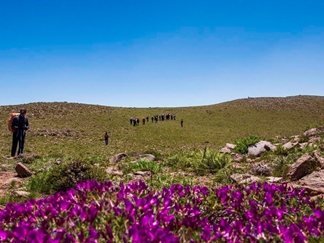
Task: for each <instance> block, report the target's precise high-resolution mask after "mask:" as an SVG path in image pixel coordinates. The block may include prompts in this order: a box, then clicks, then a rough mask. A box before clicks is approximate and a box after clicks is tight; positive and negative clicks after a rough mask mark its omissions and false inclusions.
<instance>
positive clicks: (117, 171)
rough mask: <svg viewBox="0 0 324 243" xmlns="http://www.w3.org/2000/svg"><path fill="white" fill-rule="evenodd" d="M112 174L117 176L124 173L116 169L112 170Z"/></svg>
mask: <svg viewBox="0 0 324 243" xmlns="http://www.w3.org/2000/svg"><path fill="white" fill-rule="evenodd" d="M111 174H112V175H115V176H122V175H123V174H124V173H123V172H122V171H120V170H116V171H112V172H111Z"/></svg>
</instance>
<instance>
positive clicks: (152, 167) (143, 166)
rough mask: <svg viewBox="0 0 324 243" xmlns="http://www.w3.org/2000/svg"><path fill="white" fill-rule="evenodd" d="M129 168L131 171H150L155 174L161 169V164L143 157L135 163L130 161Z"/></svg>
mask: <svg viewBox="0 0 324 243" xmlns="http://www.w3.org/2000/svg"><path fill="white" fill-rule="evenodd" d="M129 169H130V170H131V171H150V172H152V173H153V174H156V173H158V172H160V171H161V170H162V165H160V164H157V163H156V162H154V161H148V160H145V159H141V160H140V161H138V162H136V163H132V164H130V165H129Z"/></svg>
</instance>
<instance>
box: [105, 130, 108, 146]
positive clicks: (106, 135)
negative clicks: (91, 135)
mask: <svg viewBox="0 0 324 243" xmlns="http://www.w3.org/2000/svg"><path fill="white" fill-rule="evenodd" d="M108 139H109V135H108V132H106V133H105V143H106V145H108Z"/></svg>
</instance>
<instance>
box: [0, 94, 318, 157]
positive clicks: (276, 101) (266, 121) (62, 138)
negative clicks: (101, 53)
mask: <svg viewBox="0 0 324 243" xmlns="http://www.w3.org/2000/svg"><path fill="white" fill-rule="evenodd" d="M21 106H24V107H26V108H27V110H28V111H27V116H28V118H29V121H30V124H31V128H30V130H29V131H28V134H27V138H26V145H25V153H32V154H37V155H40V156H50V157H64V156H71V157H75V158H80V157H100V158H104V159H105V158H109V157H111V156H112V155H113V154H116V153H120V152H123V153H130V152H138V151H142V152H143V151H152V150H154V151H159V152H161V153H163V152H165V151H172V150H179V149H182V148H201V147H203V146H205V143H206V142H208V146H209V147H211V148H220V147H221V146H223V145H224V144H225V143H227V142H234V140H236V139H239V138H243V137H246V136H250V135H253V136H258V137H260V138H264V139H269V138H273V137H275V136H286V137H289V136H292V135H295V134H300V133H302V132H303V131H304V130H305V129H306V128H307V127H309V126H311V125H312V124H313V125H314V124H323V122H324V97H322V96H292V97H284V98H271V97H269V98H246V99H238V100H233V101H230V102H224V103H220V104H214V105H209V106H197V107H178V108H159V107H156V108H122V107H110V106H100V105H87V104H78V103H65V102H51V103H43V102H39V103H29V104H23V105H15V106H0V118H1V120H2V121H3V122H2V123H1V127H0V135H1V136H0V153H1V155H2V156H1V158H0V159H1V161H2V162H3V161H5V160H6V159H7V156H8V155H9V154H10V152H9V151H10V146H11V133H10V132H9V131H8V129H7V119H8V114H9V113H10V112H14V111H17V110H19V107H21ZM162 113H164V114H167V113H172V114H175V115H176V120H169V121H163V122H160V121H159V122H157V123H155V122H153V123H152V122H151V119H150V120H149V122H147V123H146V124H145V125H143V124H142V122H140V124H139V126H135V127H134V126H132V125H130V122H129V119H130V117H138V118H140V119H141V118H142V117H146V116H149V117H151V116H153V115H155V114H162ZM180 119H184V127H183V128H181V127H180ZM105 131H108V132H109V134H110V138H111V139H110V143H109V146H107V147H106V146H104V142H103V134H104V132H105ZM1 161H0V162H1Z"/></svg>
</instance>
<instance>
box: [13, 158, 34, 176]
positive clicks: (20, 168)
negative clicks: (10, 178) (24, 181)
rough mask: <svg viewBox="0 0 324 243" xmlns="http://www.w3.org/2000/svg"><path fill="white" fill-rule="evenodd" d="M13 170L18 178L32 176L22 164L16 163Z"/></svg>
mask: <svg viewBox="0 0 324 243" xmlns="http://www.w3.org/2000/svg"><path fill="white" fill-rule="evenodd" d="M15 170H16V172H17V174H18V176H20V177H28V176H31V175H32V172H31V171H30V170H29V169H28V168H27V167H26V166H25V165H23V164H22V163H20V162H19V163H17V165H16V167H15Z"/></svg>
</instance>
